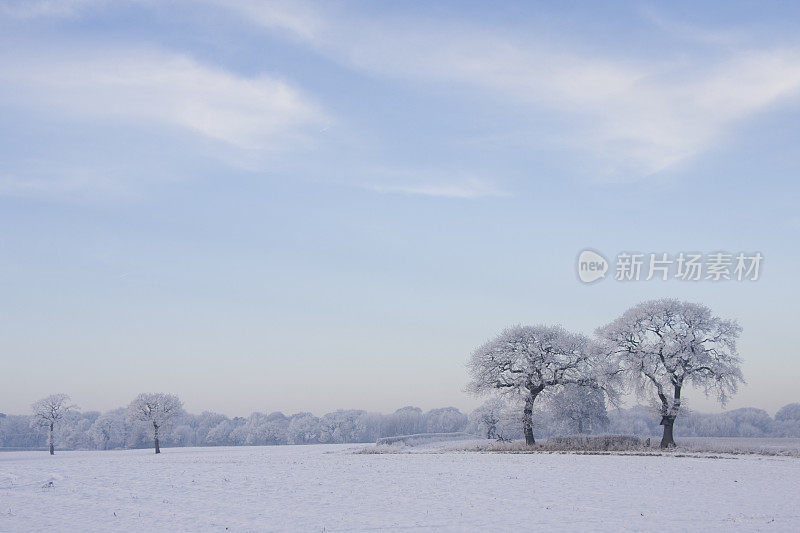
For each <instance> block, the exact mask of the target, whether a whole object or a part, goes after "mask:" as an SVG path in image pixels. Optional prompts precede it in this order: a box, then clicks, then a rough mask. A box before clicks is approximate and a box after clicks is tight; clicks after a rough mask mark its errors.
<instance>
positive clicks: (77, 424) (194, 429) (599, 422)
mask: <svg viewBox="0 0 800 533" xmlns="http://www.w3.org/2000/svg"><path fill="white" fill-rule="evenodd" d="M577 394H578V393H576V392H575V391H569V390H567V391H566V392H565V393H564V394H563V395H561V396H558V395H554V396H553V397H552V398H551V399H549V400H548V401H547V402H543V406H542V409H537V410H535V411H534V413H533V420H534V427H535V428H536V429H535V431H536V437H537V438H546V437H550V436H553V435H564V434H572V433H590V434H600V433H624V434H636V435H642V436H648V437H649V436H654V435H657V434H658V433H659V432H660V431H661V429H660V426H659V424H658V419H657V417H654V416H653V414H654V411H653V408H651V407H645V406H636V407H632V408H629V409H609V410H606V408H605V405H598V402H597V398H596V397H595V398H594V399H593V400H592V399H590V401H588V402H585V401H584V399H583V398H580V399H578V400H576V399H575V396H576V395H577ZM570 397H572V398H570ZM579 420H580V421H581V422H580V423H579V422H578V421H579ZM159 429H160V434H159V440H160V443H159V445H160V446H166V447H175V446H259V445H280V444H317V443H356V442H364V443H367V442H375V441H376V440H378V439H379V438H382V437H392V436H398V435H409V434H415V433H450V432H468V433H473V434H476V435H479V436H483V437H488V438H505V439H519V438H522V437H523V428H522V424H521V422H520V415H519V409H518V407H517V406H515V405H513V404H509V403H506V402H505V401H503V400H501V399H491V400H489V401H487V402H486V403H484V404H483V405H481V406H480V407H478V408H477V409H475V410H474V411H472V412H471V413H469V414H468V415H467V414H464V413H462V412H461V411H459V410H458V409H456V408H454V407H445V408H441V409H432V410H430V411H427V412H424V411H423V410H422V409H420V408H418V407H403V408H401V409H398V410H397V411H395V412H394V413H390V414H381V413H374V412H367V411H362V410H339V411H334V412H331V413H327V414H325V415H323V416H322V417H317V416H314V415H312V414H311V413H296V414H293V415H285V414H283V413H280V412H272V413H259V412H256V413H253V414H251V415H250V416H248V417H228V416H225V415H223V414H219V413H214V412H209V411H205V412H203V413H200V414H190V413H186V412H183V411H181V412H180V413H178V414H176V416H175V417H174V418H173V419H172V420H170V421H169V422H168V423H167V425H166V427H164V426H162V427H160V428H159ZM675 434H676V436H678V437H681V436H686V437H800V403H793V404H789V405H786V406H784V407H783V408H781V409H780V410H779V411H778V412H777V413H776V415H775V417H771V416H769V414H768V413H767V412H766V411H764V410H761V409H755V408H743V409H735V410H731V411H726V412H724V413H719V414H704V413H695V412H691V411H689V412H687V413H685V414H684V420H683V423H682V424H680V425H679V426H676V432H675ZM153 437H154V435H153V429H152V423H151V422H142V421H141V420H136V419H134V418H132V417H131V415H130V408H129V407H128V408H119V409H114V410H111V411H107V412H105V413H100V412H97V411H86V412H81V411H79V410H77V409H74V408H73V409H70V410H68V411H67V412H66V414H65V415H64V416H63V418H61V419H60V420H59V421H58V422H57V423H55V424H54V431H53V441H54V446H55V448H56V450H111V449H122V448H148V447H149V448H152V447H153V446H154V442H153ZM48 438H49V425H47V426H43V425H41V424H40V423H38V422H37V420H36V416H35V415H2V414H0V447H2V448H41V449H46V448H47V446H48Z"/></svg>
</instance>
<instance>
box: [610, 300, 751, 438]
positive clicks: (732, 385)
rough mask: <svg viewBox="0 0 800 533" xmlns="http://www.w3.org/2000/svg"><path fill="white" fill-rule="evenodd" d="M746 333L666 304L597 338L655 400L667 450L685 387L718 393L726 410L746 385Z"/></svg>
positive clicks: (640, 311)
mask: <svg viewBox="0 0 800 533" xmlns="http://www.w3.org/2000/svg"><path fill="white" fill-rule="evenodd" d="M741 330H742V328H741V327H740V326H739V324H737V323H736V321H734V320H725V319H722V318H719V317H717V316H714V315H712V314H711V310H710V309H709V308H708V307H706V306H704V305H699V304H693V303H688V302H681V301H678V300H674V299H663V300H652V301H647V302H643V303H640V304H639V305H637V306H635V307H632V308H631V309H629V310H628V311H626V312H625V313H624V314H623V315H622V316H621V317H619V318H618V319H616V320H615V321H614V322H611V323H610V324H608V325H606V326H603V327H602V328H599V329H598V330H597V334H598V335H599V336H600V337H601V338H602V339H604V340H605V342H606V343H607V347H608V351H609V353H613V354H615V355H616V357H617V358H618V361H619V364H620V368H621V369H622V370H623V371H624V372H625V374H626V375H627V377H628V379H629V382H630V383H632V384H633V385H634V386H635V388H636V392H637V393H638V394H639V395H640V396H642V395H650V396H655V398H656V401H657V404H658V405H659V406H660V414H661V425H663V426H664V435H663V437H662V439H661V447H662V448H668V447H672V446H675V440H674V439H673V435H672V430H673V426H674V424H675V418H676V417H677V416H678V413H679V412H680V408H681V393H682V391H683V387H684V386H685V385H687V384H691V385H694V386H697V387H699V388H702V389H703V390H704V391H705V393H706V394H709V393H714V394H716V396H717V399H718V400H719V402H720V403H721V404H722V405H725V402H726V401H727V399H728V397H729V396H730V395H731V394H734V393H735V392H736V391H737V389H738V385H739V383H742V382H744V379H743V378H742V371H741V369H740V367H739V364H740V359H739V356H738V353H737V351H736V339H737V338H738V337H739V334H740V333H741Z"/></svg>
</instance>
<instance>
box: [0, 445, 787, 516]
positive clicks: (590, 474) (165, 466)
mask: <svg viewBox="0 0 800 533" xmlns="http://www.w3.org/2000/svg"><path fill="white" fill-rule="evenodd" d="M363 447H364V445H344V446H321V445H320V446H276V447H239V448H171V449H165V450H164V451H163V453H162V454H161V455H159V456H156V455H154V454H153V453H152V451H148V450H126V451H110V452H98V451H92V452H59V453H57V454H56V455H55V456H54V457H50V456H49V455H48V454H47V453H46V452H8V453H0V531H36V530H44V529H51V530H55V531H99V530H104V531H105V530H110V529H114V530H123V531H176V530H177V531H194V530H205V531H224V530H226V529H228V530H231V531H253V530H293V531H297V530H299V531H352V530H369V529H377V530H383V529H386V530H389V529H403V530H407V529H410V530H415V529H419V530H422V529H425V530H448V531H463V530H476V529H486V530H488V529H492V530H496V529H512V528H514V529H517V528H523V527H531V526H535V527H537V528H549V527H559V528H561V529H568V530H607V531H617V530H656V529H663V528H669V529H670V530H678V531H682V530H695V531H708V530H725V531H730V530H732V529H737V530H764V531H800V507H799V506H798V505H797V499H798V495H800V459H797V458H786V457H760V456H737V457H730V458H723V459H712V458H687V457H670V456H666V457H645V456H620V455H570V454H498V453H459V452H452V451H451V452H445V453H435V454H431V453H414V454H387V455H362V454H353V453H352V451H353V450H356V449H361V448H363ZM51 481H52V486H49V483H50V482H51Z"/></svg>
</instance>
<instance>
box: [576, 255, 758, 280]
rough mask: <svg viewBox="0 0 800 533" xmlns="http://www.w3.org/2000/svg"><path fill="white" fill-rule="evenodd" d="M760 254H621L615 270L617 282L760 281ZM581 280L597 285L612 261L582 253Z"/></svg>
mask: <svg viewBox="0 0 800 533" xmlns="http://www.w3.org/2000/svg"><path fill="white" fill-rule="evenodd" d="M763 261H764V256H763V255H761V252H736V253H730V252H712V253H705V254H704V253H696V252H679V253H677V254H669V253H666V252H661V253H638V252H620V253H618V254H617V256H616V261H615V263H614V267H613V278H614V279H615V280H616V281H650V280H660V281H668V280H673V279H674V280H679V281H758V278H759V276H760V274H761V266H762V263H763ZM577 269H578V279H580V280H581V281H582V282H583V283H594V282H596V281H599V280H601V279H604V278H605V277H606V273H607V272H608V271H609V270H612V268H611V264H610V263H609V261H608V260H607V259H606V258H605V257H604V256H603V255H602V254H601V253H599V252H597V251H595V250H592V249H589V248H587V249H585V250H582V251H581V252H580V253H579V254H578V261H577Z"/></svg>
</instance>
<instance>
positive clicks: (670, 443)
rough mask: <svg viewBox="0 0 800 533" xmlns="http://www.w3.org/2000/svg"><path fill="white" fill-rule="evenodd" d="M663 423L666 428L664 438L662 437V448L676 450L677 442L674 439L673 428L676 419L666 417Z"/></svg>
mask: <svg viewBox="0 0 800 533" xmlns="http://www.w3.org/2000/svg"><path fill="white" fill-rule="evenodd" d="M661 423H662V424H663V426H664V436H663V437H661V447H662V448H674V447H675V440H674V439H673V438H672V426H673V425H674V424H675V417H674V416H665V417H664V418H663V420H662V421H661Z"/></svg>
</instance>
